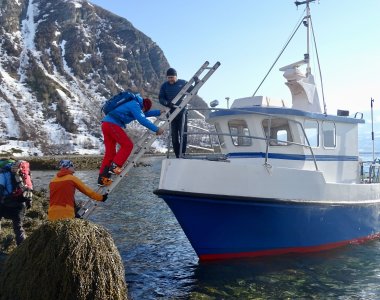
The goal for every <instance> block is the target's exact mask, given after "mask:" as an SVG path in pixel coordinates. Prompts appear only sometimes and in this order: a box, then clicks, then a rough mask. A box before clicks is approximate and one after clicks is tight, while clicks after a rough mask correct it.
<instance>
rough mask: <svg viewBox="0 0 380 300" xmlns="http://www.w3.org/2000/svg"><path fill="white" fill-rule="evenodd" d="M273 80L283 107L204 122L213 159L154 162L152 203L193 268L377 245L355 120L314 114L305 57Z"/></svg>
mask: <svg viewBox="0 0 380 300" xmlns="http://www.w3.org/2000/svg"><path fill="white" fill-rule="evenodd" d="M309 2H312V0H306V1H304V2H302V3H299V2H298V4H304V3H306V6H307V9H306V12H307V13H306V16H305V18H304V20H303V22H304V23H306V24H307V25H310V20H311V19H310V10H309ZM306 27H307V30H308V37H309V30H310V27H311V26H306ZM302 68H304V69H302ZM280 70H281V71H282V72H283V75H284V77H285V79H286V83H285V84H286V85H287V86H288V87H289V89H290V92H291V95H292V106H291V107H285V105H284V103H283V101H276V100H273V99H270V98H268V97H263V96H253V97H247V98H242V99H236V100H235V101H234V102H233V104H232V105H231V108H229V109H213V110H212V112H211V113H210V115H209V117H208V122H209V123H210V124H212V125H213V126H214V127H215V130H216V131H215V132H216V133H215V134H216V136H217V137H218V141H219V145H220V149H221V153H222V154H221V155H213V156H203V157H201V156H199V157H191V156H187V155H186V156H185V157H183V158H179V159H175V158H166V159H164V160H163V162H162V169H161V178H160V183H159V187H158V189H157V190H156V191H155V193H156V194H157V195H159V197H161V198H163V199H164V200H165V202H166V203H167V204H168V206H169V207H170V209H171V210H172V211H173V213H174V215H175V217H176V218H177V220H178V222H179V224H180V225H181V227H182V229H183V231H184V232H185V234H186V236H187V238H188V239H189V241H190V243H191V245H192V246H193V248H194V250H195V252H196V253H197V255H198V257H199V258H200V259H201V260H213V259H229V258H240V257H255V256H262V255H277V254H284V253H305V252H313V251H321V250H327V249H332V248H336V247H339V246H343V245H347V244H351V243H361V242H364V241H366V240H369V239H375V238H378V237H379V236H380V183H379V180H378V164H372V165H371V166H370V167H371V169H370V174H369V175H368V177H366V178H364V176H363V164H362V162H361V160H360V159H359V148H358V126H359V125H360V124H362V123H364V120H363V119H362V115H359V114H356V115H354V116H350V115H349V114H348V113H347V112H346V111H339V113H338V114H337V115H329V114H327V113H326V112H325V110H322V109H321V104H320V101H319V96H318V92H317V89H316V85H315V82H314V77H313V75H312V74H311V71H310V64H309V55H308V53H307V54H306V55H305V57H304V59H303V60H301V61H298V62H296V63H293V64H290V65H287V66H285V67H283V68H281V69H280ZM323 106H324V107H325V105H323ZM372 175H373V176H372Z"/></svg>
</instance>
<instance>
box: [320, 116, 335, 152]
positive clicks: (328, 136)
mask: <svg viewBox="0 0 380 300" xmlns="http://www.w3.org/2000/svg"><path fill="white" fill-rule="evenodd" d="M322 131H323V146H324V147H325V148H335V147H336V128H335V123H334V122H323V123H322Z"/></svg>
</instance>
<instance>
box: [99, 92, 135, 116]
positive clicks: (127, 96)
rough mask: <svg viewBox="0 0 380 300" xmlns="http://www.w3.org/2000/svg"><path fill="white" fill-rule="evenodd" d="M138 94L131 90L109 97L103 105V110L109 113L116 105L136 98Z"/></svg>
mask: <svg viewBox="0 0 380 300" xmlns="http://www.w3.org/2000/svg"><path fill="white" fill-rule="evenodd" d="M135 98H136V95H135V94H133V93H132V92H129V91H124V92H120V93H119V94H117V95H115V96H113V97H112V98H110V99H108V100H107V101H106V102H105V103H104V104H103V106H102V112H103V113H104V114H105V115H107V114H108V113H109V112H111V111H113V110H114V109H115V108H116V107H118V106H120V105H122V104H124V103H126V102H129V101H131V100H134V99H135Z"/></svg>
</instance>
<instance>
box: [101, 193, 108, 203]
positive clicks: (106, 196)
mask: <svg viewBox="0 0 380 300" xmlns="http://www.w3.org/2000/svg"><path fill="white" fill-rule="evenodd" d="M107 198H108V194H104V195H103V199H102V202H106V200H107Z"/></svg>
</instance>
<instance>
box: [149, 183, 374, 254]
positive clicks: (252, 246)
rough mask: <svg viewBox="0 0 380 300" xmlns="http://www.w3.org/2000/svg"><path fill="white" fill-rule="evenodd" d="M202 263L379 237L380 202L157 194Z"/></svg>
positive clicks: (325, 246) (298, 250) (308, 250)
mask: <svg viewBox="0 0 380 300" xmlns="http://www.w3.org/2000/svg"><path fill="white" fill-rule="evenodd" d="M155 193H156V194H157V195H159V196H160V197H161V198H163V199H164V200H165V202H166V203H167V204H168V206H169V207H170V208H171V210H172V211H173V213H174V215H175V217H176V218H177V220H178V222H179V224H180V225H181V227H182V229H183V231H184V232H185V234H186V236H187V237H188V239H189V241H190V243H191V245H192V246H193V248H194V250H195V252H196V253H197V255H198V257H199V258H200V259H201V260H214V259H229V258H239V257H255V256H263V255H277V254H284V253H297V252H298V253H304V252H313V251H321V250H327V249H332V248H336V247H339V246H343V245H346V244H350V243H361V242H364V241H366V240H368V239H374V238H378V237H379V235H380V234H379V233H380V222H379V216H380V201H379V202H373V203H349V204H331V203H325V204H324V203H321V202H319V203H310V202H302V201H296V202H293V201H284V200H281V199H262V198H248V197H233V196H223V195H212V194H196V193H187V192H175V191H170V190H162V189H161V190H157V191H156V192H155Z"/></svg>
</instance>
